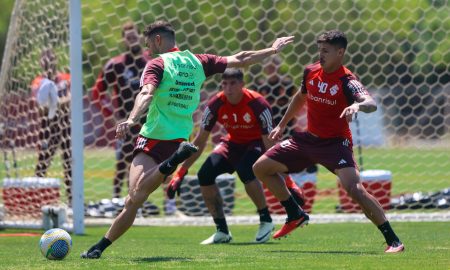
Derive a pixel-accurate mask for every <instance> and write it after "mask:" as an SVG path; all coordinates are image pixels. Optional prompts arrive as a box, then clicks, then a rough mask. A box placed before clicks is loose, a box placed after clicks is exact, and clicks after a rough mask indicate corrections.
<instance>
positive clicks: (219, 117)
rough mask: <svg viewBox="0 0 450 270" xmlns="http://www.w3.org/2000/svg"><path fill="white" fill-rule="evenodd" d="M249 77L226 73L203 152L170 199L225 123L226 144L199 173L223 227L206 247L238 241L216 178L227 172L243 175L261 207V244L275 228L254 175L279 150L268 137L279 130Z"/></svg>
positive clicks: (207, 118) (200, 137) (175, 182)
mask: <svg viewBox="0 0 450 270" xmlns="http://www.w3.org/2000/svg"><path fill="white" fill-rule="evenodd" d="M243 77H244V75H243V73H242V71H241V70H240V69H236V68H229V69H227V70H225V72H224V73H223V74H222V83H221V89H222V91H221V92H220V93H218V94H217V95H215V96H214V97H212V98H211V99H210V100H209V102H208V105H207V106H206V108H205V111H204V115H203V118H202V123H201V129H200V131H199V133H198V134H197V136H196V137H195V139H194V141H193V143H194V144H195V145H197V146H198V147H199V151H198V152H197V153H195V154H193V155H192V156H191V157H190V158H189V159H187V160H186V161H185V162H184V163H183V164H182V165H181V167H180V169H179V170H178V172H177V173H176V175H175V177H174V178H173V179H172V180H171V182H170V183H169V187H168V194H169V197H173V196H174V193H175V191H176V190H179V187H180V183H181V181H182V179H183V177H184V176H185V175H186V173H187V170H188V169H189V168H190V167H191V165H192V164H193V163H194V162H195V161H196V160H197V158H198V157H199V156H200V155H201V153H202V152H203V149H204V148H205V146H206V143H207V141H208V138H209V135H210V133H211V130H212V129H213V127H214V126H215V124H216V122H219V123H220V124H222V126H223V127H224V128H225V130H226V131H227V133H228V134H227V135H226V136H224V137H223V138H221V142H220V144H219V145H217V146H216V147H215V148H214V150H213V152H212V153H211V154H210V155H209V157H208V158H207V159H206V161H205V162H204V163H203V165H202V167H201V168H200V170H199V172H198V180H199V184H200V190H201V192H202V196H203V199H204V201H205V205H206V206H207V208H208V210H209V212H210V214H211V216H212V217H213V220H214V223H215V224H216V228H217V231H216V233H214V234H213V235H212V236H211V237H209V238H208V239H206V240H205V241H203V242H202V243H201V244H218V243H228V242H230V241H231V239H232V236H231V233H230V232H229V230H228V226H227V223H226V219H225V213H224V210H223V200H222V197H221V195H220V192H219V189H218V187H217V185H216V182H215V180H216V177H217V176H219V175H221V174H223V173H233V172H237V174H238V175H239V178H240V180H241V181H242V183H243V184H244V187H245V190H246V192H247V194H248V195H249V197H250V199H251V200H252V201H253V203H254V204H255V206H256V209H257V211H258V213H259V217H260V225H259V230H258V232H257V234H256V237H255V242H256V243H264V242H267V241H268V240H269V239H270V234H271V232H272V231H273V229H274V225H273V223H272V218H271V216H270V213H269V210H268V208H267V206H266V200H265V196H264V191H263V188H262V185H261V183H260V182H259V181H258V180H257V179H256V177H255V175H254V174H253V171H252V165H253V163H254V162H255V161H256V160H257V159H258V158H259V157H260V156H261V154H262V153H264V151H265V150H266V149H268V148H270V147H271V146H272V145H273V143H272V141H271V140H269V139H268V138H267V136H268V134H269V133H270V131H272V128H273V126H272V111H271V108H270V105H269V103H268V102H267V101H266V100H265V99H264V97H262V96H261V95H260V94H259V93H258V92H255V91H253V90H249V89H246V88H244V81H243ZM287 179H288V180H287V182H288V183H289V186H290V188H291V193H294V195H296V197H297V198H298V200H299V203H302V202H303V198H302V193H301V191H300V189H299V188H298V187H297V185H295V183H294V182H293V180H292V179H290V177H287Z"/></svg>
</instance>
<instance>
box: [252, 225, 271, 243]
mask: <svg viewBox="0 0 450 270" xmlns="http://www.w3.org/2000/svg"><path fill="white" fill-rule="evenodd" d="M274 229H275V225H274V224H273V223H272V222H261V224H259V229H258V232H257V233H256V237H255V242H256V243H265V242H267V241H268V240H269V239H270V235H271V233H272V231H273V230H274Z"/></svg>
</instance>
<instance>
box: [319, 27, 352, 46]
mask: <svg viewBox="0 0 450 270" xmlns="http://www.w3.org/2000/svg"><path fill="white" fill-rule="evenodd" d="M320 43H328V44H331V45H334V46H337V47H338V48H344V49H347V37H346V36H345V34H344V32H342V31H339V30H331V31H327V32H325V33H323V34H321V35H320V36H319V37H318V38H317V44H320Z"/></svg>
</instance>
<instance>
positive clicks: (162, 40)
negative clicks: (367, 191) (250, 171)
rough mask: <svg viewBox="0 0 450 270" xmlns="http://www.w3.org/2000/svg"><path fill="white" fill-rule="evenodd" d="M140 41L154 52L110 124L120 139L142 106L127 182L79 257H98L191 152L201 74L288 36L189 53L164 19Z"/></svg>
mask: <svg viewBox="0 0 450 270" xmlns="http://www.w3.org/2000/svg"><path fill="white" fill-rule="evenodd" d="M144 35H145V43H146V45H147V47H148V48H149V50H150V52H151V53H152V54H154V55H159V56H158V57H156V58H154V59H152V60H150V61H149V62H148V63H147V65H146V67H145V69H144V72H143V74H142V77H141V90H140V92H139V94H138V95H137V97H136V99H135V103H134V106H133V110H132V111H131V113H130V115H129V116H128V119H127V120H126V121H124V122H121V123H119V124H118V125H117V127H116V137H117V138H118V139H123V138H125V137H126V136H127V134H128V132H129V131H130V127H132V126H134V125H135V124H136V123H137V122H138V121H139V119H140V118H141V116H142V115H143V114H144V112H145V111H147V120H146V122H145V124H144V125H143V126H142V128H141V131H140V133H139V137H138V139H137V140H136V143H135V149H134V153H133V155H134V158H133V161H132V163H131V166H130V173H129V180H130V187H129V189H128V195H127V197H126V199H125V206H124V209H123V210H122V212H120V214H119V215H118V216H117V217H116V219H115V220H114V221H113V223H112V225H111V227H110V228H109V230H108V231H107V232H106V234H105V236H104V237H102V238H101V239H100V241H99V242H98V243H96V244H94V245H93V246H91V248H89V250H88V251H86V252H84V253H83V254H81V257H82V258H86V259H98V258H100V257H101V255H102V253H103V251H104V250H105V249H106V248H107V247H108V246H109V245H111V244H112V242H114V241H115V240H117V239H118V238H119V237H120V236H122V235H123V234H124V233H125V232H126V231H127V230H128V229H129V228H130V227H131V225H132V224H133V222H134V220H135V218H136V213H137V210H138V208H139V207H141V205H142V204H143V202H144V201H146V200H147V198H148V196H149V195H150V194H151V193H152V192H153V191H154V190H156V189H157V188H158V187H159V186H160V185H161V183H162V182H163V181H164V179H165V178H166V177H167V176H169V175H171V174H172V173H174V172H175V170H176V169H177V166H178V165H179V164H180V163H182V162H184V161H185V160H186V159H187V158H189V157H190V156H191V155H192V154H193V153H195V152H197V150H198V149H197V147H196V146H195V145H193V144H191V143H189V142H187V141H186V140H187V139H188V138H189V135H191V133H192V129H193V125H194V124H193V121H192V115H193V113H194V111H195V110H196V109H197V107H198V104H199V102H200V89H201V87H202V85H203V82H204V81H205V80H206V78H207V77H209V76H212V75H214V74H216V73H223V72H224V71H225V69H226V68H227V67H244V66H248V65H251V64H255V63H258V62H261V61H262V60H263V59H265V58H267V57H269V56H271V55H273V54H276V53H278V52H279V51H280V50H282V49H283V48H284V47H286V46H287V45H288V44H290V43H292V41H293V39H294V37H293V36H290V37H281V38H278V39H277V40H275V42H274V43H273V44H272V46H271V47H270V48H266V49H262V50H257V51H243V52H240V53H237V54H235V55H231V56H217V55H211V54H193V53H192V52H190V51H189V50H184V51H181V50H180V49H178V47H177V46H176V42H175V30H174V29H173V26H172V25H171V24H170V23H168V22H166V21H157V22H154V23H152V24H150V25H149V26H148V27H147V28H146V30H145V32H144Z"/></svg>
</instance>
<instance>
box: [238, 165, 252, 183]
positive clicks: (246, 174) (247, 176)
mask: <svg viewBox="0 0 450 270" xmlns="http://www.w3.org/2000/svg"><path fill="white" fill-rule="evenodd" d="M236 172H237V174H238V176H239V179H241V182H242V183H243V184H244V185H246V184H249V183H250V182H252V181H254V180H256V176H255V174H254V173H253V170H252V169H251V168H249V167H247V168H238V169H237V170H236Z"/></svg>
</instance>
